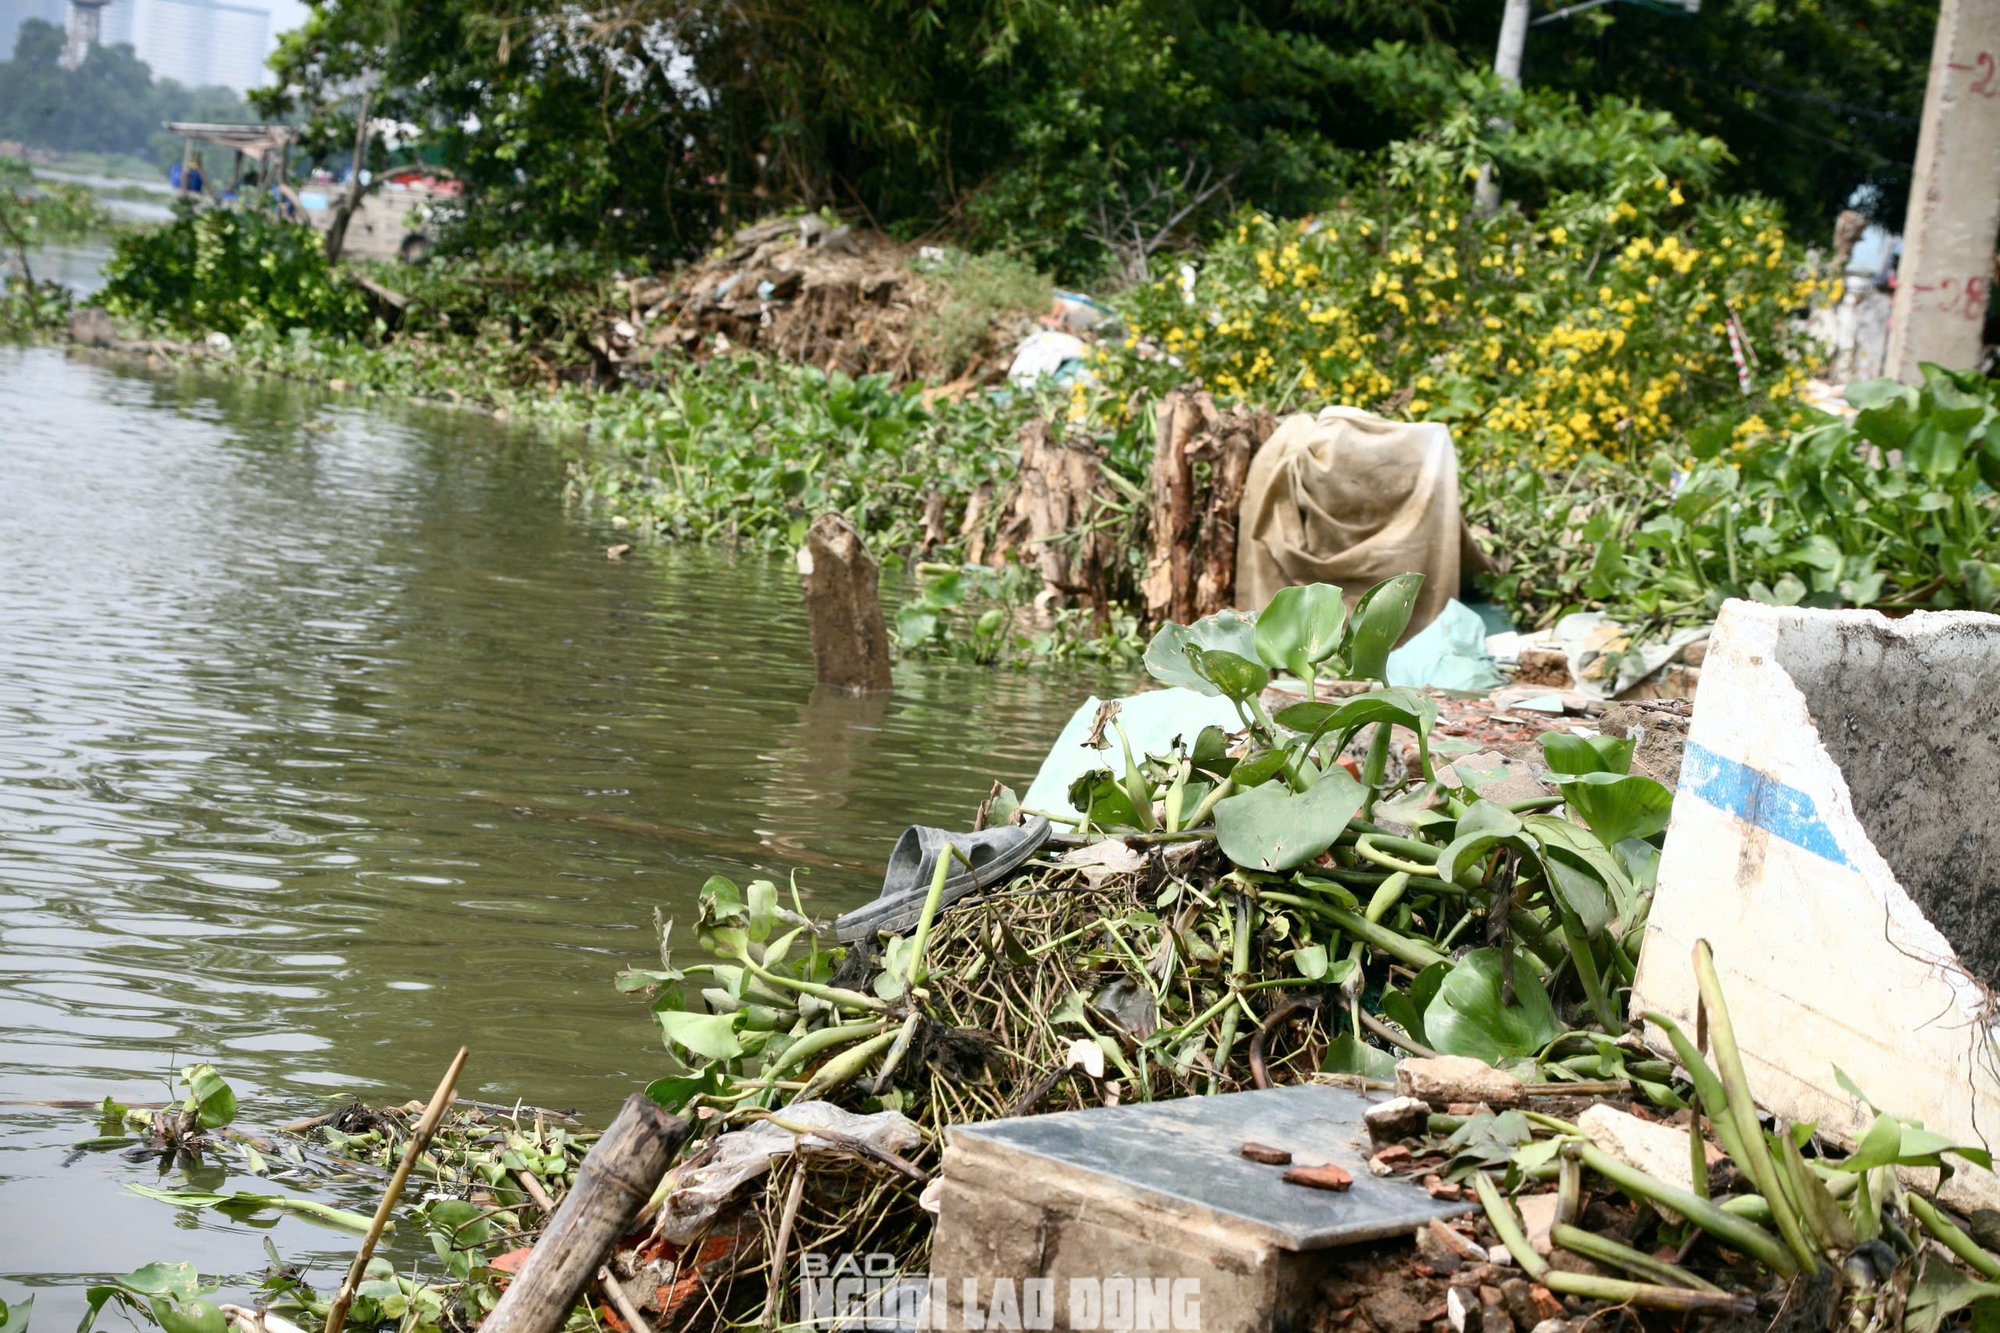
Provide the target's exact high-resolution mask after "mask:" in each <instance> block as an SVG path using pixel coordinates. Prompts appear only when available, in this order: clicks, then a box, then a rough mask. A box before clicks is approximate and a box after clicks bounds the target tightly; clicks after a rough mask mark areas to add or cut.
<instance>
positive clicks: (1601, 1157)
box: [1582, 1143, 1803, 1277]
mask: <svg viewBox="0 0 2000 1333" xmlns="http://www.w3.org/2000/svg"><path fill="white" fill-rule="evenodd" d="M1582 1157H1583V1164H1584V1165H1585V1166H1587V1167H1589V1168H1590V1169H1591V1170H1593V1171H1595V1172H1596V1173H1597V1174H1598V1175H1600V1176H1603V1177H1604V1178H1605V1179H1606V1180H1608V1181H1610V1182H1611V1183H1612V1184H1614V1185H1616V1186H1617V1187H1618V1188H1619V1189H1621V1190H1624V1191H1625V1192H1626V1193H1628V1194H1632V1195H1636V1196H1637V1197H1639V1198H1642V1199H1644V1200H1646V1202H1648V1203H1655V1204H1658V1205H1659V1206H1660V1207H1662V1208H1668V1209H1671V1210H1672V1211H1674V1212H1676V1213H1679V1214H1680V1215H1681V1216H1682V1217H1685V1218H1686V1219H1687V1220H1688V1221H1690V1222H1692V1223H1694V1224H1695V1225H1696V1226H1698V1227H1700V1228H1701V1229H1702V1230H1703V1231H1706V1232H1707V1233H1708V1234H1709V1235H1711V1236H1714V1237H1715V1238H1716V1239H1717V1240H1719V1241H1721V1242H1722V1243H1723V1244H1725V1245H1727V1246H1729V1247H1730V1248H1731V1249H1736V1250H1741V1251H1742V1252H1743V1253H1745V1254H1747V1255H1749V1256H1751V1257H1752V1258H1753V1259H1755V1260H1757V1262H1759V1263H1761V1264H1763V1265H1764V1266H1765V1267H1766V1268H1768V1269H1770V1270H1771V1271H1772V1272H1774V1273H1776V1274H1778V1275H1779V1276H1780V1277H1791V1276H1793V1275H1794V1274H1796V1273H1797V1272H1798V1271H1799V1270H1800V1268H1802V1267H1803V1265H1802V1264H1800V1263H1799V1262H1798V1260H1797V1259H1796V1258H1795V1257H1794V1256H1793V1255H1792V1253H1791V1252H1790V1251H1789V1250H1788V1249H1787V1248H1786V1247H1785V1246H1784V1245H1783V1244H1782V1243H1781V1242H1780V1241H1779V1240H1778V1238H1777V1237H1776V1236H1773V1235H1772V1234H1771V1233H1770V1232H1768V1231H1765V1230H1764V1229H1763V1228H1761V1227H1757V1226H1753V1225H1751V1224H1750V1223H1749V1222H1746V1221H1744V1220H1743V1219H1742V1218H1740V1217H1736V1216H1733V1215H1732V1214H1730V1213H1728V1212H1726V1211H1724V1210H1723V1209H1721V1208H1719V1207H1717V1206H1716V1205H1715V1204H1714V1203H1713V1202H1711V1201H1710V1200H1708V1199H1704V1198H1701V1197H1699V1196H1697V1195H1694V1194H1690V1193H1689V1192H1688V1191H1686V1190H1684V1189H1681V1188H1679V1187H1677V1186H1674V1185H1669V1184H1668V1183H1667V1182H1666V1181H1664V1180H1659V1179H1656V1178H1654V1177H1653V1176H1649V1175H1647V1174H1646V1173H1645V1172H1644V1171H1640V1170H1637V1169H1635V1168H1633V1167H1629V1166H1627V1165H1625V1163H1623V1162H1621V1161H1619V1160H1618V1159H1617V1158H1615V1157H1612V1156H1610V1155H1609V1154H1608V1153H1606V1152H1604V1151H1603V1150H1602V1149H1601V1148H1598V1147H1597V1146H1596V1145H1594V1144H1590V1143H1586V1144H1584V1145H1583V1150H1582Z"/></svg>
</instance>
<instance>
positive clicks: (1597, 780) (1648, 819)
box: [1558, 773, 1674, 848]
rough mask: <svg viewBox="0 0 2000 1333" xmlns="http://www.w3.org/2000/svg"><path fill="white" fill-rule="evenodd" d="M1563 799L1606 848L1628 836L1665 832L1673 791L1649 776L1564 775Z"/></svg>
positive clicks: (1612, 774) (1672, 805)
mask: <svg viewBox="0 0 2000 1333" xmlns="http://www.w3.org/2000/svg"><path fill="white" fill-rule="evenodd" d="M1558 781H1560V782H1561V783H1562V791H1563V801H1564V802H1565V803H1566V804H1567V805H1568V806H1569V808H1570V810H1571V811H1572V812H1574V813H1575V814H1577V815H1580V816H1582V818H1583V821H1584V823H1586V824H1588V825H1590V831H1591V832H1592V833H1595V834H1596V835H1597V837H1598V839H1599V841H1601V842H1602V843H1603V844H1604V845H1605V846H1606V847H1607V848H1608V847H1616V846H1617V845H1618V844H1619V843H1621V842H1623V841H1625V839H1627V838H1650V837H1652V836H1654V835H1655V834H1657V833H1661V832H1664V831H1665V830H1666V827H1667V819H1668V817H1669V816H1670V815H1672V814H1673V809H1674V794H1673V793H1672V792H1670V791H1668V790H1667V789H1666V788H1665V787H1664V786H1662V785H1661V784H1660V783H1658V782H1655V781H1654V780H1653V779H1651V778H1648V777H1639V776H1635V775H1629V774H1625V775H1621V774H1617V773H1583V774H1579V775H1577V776H1575V777H1570V776H1567V775H1564V776H1562V777H1560V778H1558Z"/></svg>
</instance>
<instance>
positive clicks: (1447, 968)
mask: <svg viewBox="0 0 2000 1333" xmlns="http://www.w3.org/2000/svg"><path fill="white" fill-rule="evenodd" d="M1450 974H1451V964H1450V963H1432V964H1431V965H1430V966H1429V967H1427V968H1425V969H1424V970H1423V971H1421V972H1419V973H1417V975H1416V976H1414V977H1412V978H1410V987H1409V989H1408V990H1407V991H1399V990H1385V991H1383V992H1382V1012H1383V1013H1384V1014H1386V1015H1387V1016H1388V1017H1389V1018H1390V1019H1392V1020H1393V1021H1394V1022H1395V1023H1396V1025H1397V1026H1398V1027H1400V1028H1402V1029H1403V1031H1405V1032H1407V1033H1409V1034H1410V1035H1411V1036H1412V1037H1415V1038H1416V1039H1417V1040H1418V1041H1420V1042H1422V1043H1423V1044H1424V1045H1426V1046H1428V1045H1430V1044H1431V1040H1430V1038H1429V1037H1427V1036H1426V1035H1424V1012H1425V1011H1426V1010H1427V1009H1429V1007H1430V1003H1431V1001H1432V1000H1434V999H1436V998H1437V993H1438V988H1439V987H1441V986H1443V985H1444V979H1445V978H1446V977H1447V976H1449V975H1450Z"/></svg>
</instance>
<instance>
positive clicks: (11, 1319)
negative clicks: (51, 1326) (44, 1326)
mask: <svg viewBox="0 0 2000 1333" xmlns="http://www.w3.org/2000/svg"><path fill="white" fill-rule="evenodd" d="M34 1312H35V1298H34V1297H33V1296H30V1297H28V1298H27V1299H26V1300H24V1301H15V1302H14V1303H13V1304H11V1305H9V1304H8V1303H7V1302H6V1301H0V1333H28V1316H29V1315H31V1314H33V1313H34Z"/></svg>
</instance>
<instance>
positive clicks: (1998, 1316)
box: [1904, 1264, 2000, 1333]
mask: <svg viewBox="0 0 2000 1333" xmlns="http://www.w3.org/2000/svg"><path fill="white" fill-rule="evenodd" d="M1967 1306H1971V1307H1972V1330H1973V1333H1990V1330H1992V1329H1993V1328H1994V1327H1995V1326H1996V1323H2000V1283H1996V1282H1978V1281H1975V1280H1973V1279H1972V1278H1969V1277H1967V1276H1965V1274H1963V1273H1961V1272H1959V1271H1958V1270H1957V1269H1955V1268H1952V1267H1950V1266H1948V1265H1946V1264H1926V1265H1924V1269H1923V1272H1922V1274H1921V1275H1920V1276H1919V1277H1918V1278H1917V1281H1916V1283H1915V1284H1914V1285H1913V1286H1912V1287H1911V1288H1910V1300H1909V1304H1908V1305H1907V1306H1905V1307H1904V1311H1905V1315H1904V1328H1905V1329H1906V1330H1907V1333H1938V1330H1939V1329H1941V1328H1942V1327H1943V1326H1944V1323H1945V1321H1946V1320H1948V1319H1950V1318H1951V1317H1952V1316H1953V1315H1955V1314H1957V1313H1958V1312H1959V1311H1960V1310H1963V1309H1965V1308H1966V1307H1967ZM1982 1314H1984V1315H1985V1316H1986V1317H1985V1318H1983V1319H1982V1318H1981V1315H1982Z"/></svg>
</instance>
